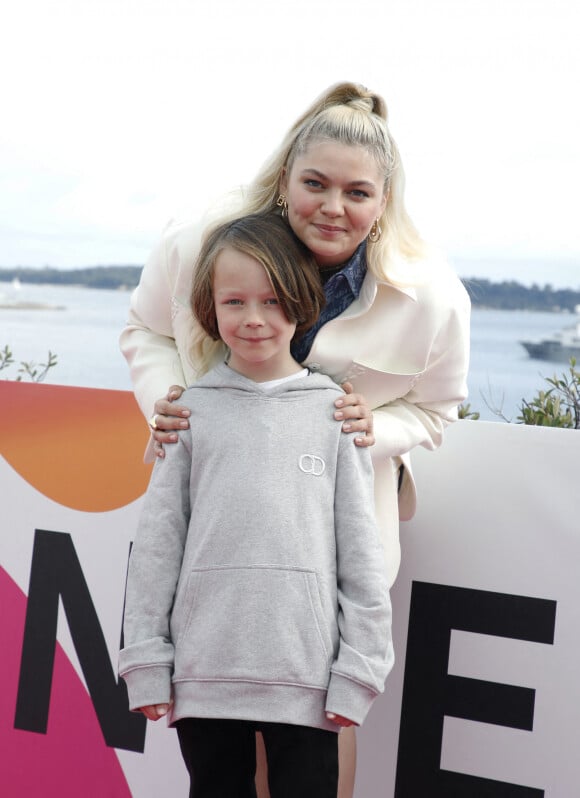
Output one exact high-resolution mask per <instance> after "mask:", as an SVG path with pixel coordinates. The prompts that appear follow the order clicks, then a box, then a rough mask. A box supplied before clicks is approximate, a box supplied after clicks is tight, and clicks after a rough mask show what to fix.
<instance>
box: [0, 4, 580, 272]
mask: <svg viewBox="0 0 580 798" xmlns="http://www.w3.org/2000/svg"><path fill="white" fill-rule="evenodd" d="M579 9H580V4H579V3H578V2H577V0H486V1H485V2H481V1H480V0H437V2H434V0H377V1H376V2H373V0H333V2H330V1H329V0H293V1H292V2H287V0H249V1H248V0H246V1H245V2H244V0H209V1H207V0H206V2H203V3H202V2H201V0H52V1H51V0H13V2H12V3H11V5H10V6H9V7H8V8H5V10H4V11H3V14H2V19H1V24H0V74H1V76H2V77H1V78H0V81H1V83H0V97H1V104H0V108H1V116H2V123H1V125H0V267H9V266H14V265H23V266H34V267H41V266H44V265H51V266H56V267H58V268H70V267H78V266H87V265H96V264H101V265H105V264H113V263H131V264H140V263H142V262H143V260H144V259H145V258H146V256H147V254H148V252H149V250H150V249H151V247H152V246H153V244H154V243H155V241H156V239H157V238H158V236H159V234H160V232H161V230H162V228H163V227H164V225H165V223H166V222H167V221H168V219H169V218H171V217H174V216H183V215H188V214H190V215H192V216H196V215H198V214H199V213H200V212H201V211H202V210H203V208H204V207H205V206H206V205H207V203H208V202H209V201H210V200H212V199H214V198H215V197H217V196H219V195H220V194H221V193H222V192H224V191H226V190H227V189H229V188H232V187H234V186H236V185H239V184H240V183H244V182H246V181H248V180H249V179H251V178H252V177H253V175H254V173H255V172H256V170H257V168H258V167H259V166H260V165H261V163H262V162H263V161H264V160H265V159H266V157H267V156H268V155H269V154H270V152H271V151H272V150H273V149H274V148H275V147H276V146H277V144H278V142H279V140H280V139H281V137H282V135H283V134H284V133H285V131H286V129H287V128H288V127H289V126H290V124H291V123H292V122H293V121H294V119H295V118H296V117H297V116H298V114H299V113H301V112H302V111H303V110H304V108H305V107H306V106H307V105H308V104H310V102H311V101H312V100H313V99H314V98H315V97H316V96H317V95H318V94H319V93H320V92H321V91H322V90H323V89H325V88H326V87H327V86H328V85H330V84H331V83H335V82H336V81H338V80H343V79H346V80H353V81H356V82H360V83H363V84H365V85H366V86H369V87H371V88H373V89H375V90H377V91H379V92H380V93H382V94H383V96H384V97H385V99H386V101H387V105H388V107H389V114H390V124H391V130H392V132H393V134H394V136H395V138H396V140H397V142H398V144H399V147H400V149H401V152H402V156H403V162H404V166H405V170H406V173H407V205H408V209H409V211H410V213H411V215H412V216H413V218H414V220H415V222H416V223H417V225H418V227H419V229H420V230H421V232H422V233H423V235H424V236H425V237H426V238H427V239H428V240H430V241H432V242H434V243H435V244H437V245H439V246H441V247H443V248H444V249H445V250H446V251H447V252H448V253H449V255H450V256H451V258H452V260H454V262H461V264H463V263H464V259H465V258H480V260H479V261H478V262H477V263H476V264H475V266H476V267H477V268H476V269H475V266H474V270H472V269H470V267H469V266H464V265H461V266H460V268H461V269H463V270H464V271H467V272H473V274H475V272H476V271H477V276H483V277H485V276H489V277H490V278H491V279H501V278H503V277H505V278H514V279H520V280H522V281H524V282H529V281H532V280H537V281H540V282H552V283H553V284H555V285H557V284H561V285H572V286H574V287H577V286H578V285H580V203H579V201H578V193H579V190H580V143H579V142H580V115H579V103H578V99H577V95H578V86H579V85H580V47H579V46H578V41H579V34H580V25H579V23H580V10H579ZM514 258H515V259H519V263H517V262H516V263H514V264H511V265H509V266H507V265H506V263H505V261H506V260H511V259H514ZM561 259H568V262H567V263H566V262H563V263H558V265H557V266H551V265H550V264H554V263H555V262H556V260H558V261H559V260H561ZM464 276H470V274H465V275H464Z"/></svg>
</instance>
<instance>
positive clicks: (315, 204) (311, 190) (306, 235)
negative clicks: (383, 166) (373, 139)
mask: <svg viewBox="0 0 580 798" xmlns="http://www.w3.org/2000/svg"><path fill="white" fill-rule="evenodd" d="M280 189H281V192H282V193H283V194H285V195H286V198H287V202H288V220H289V222H290V226H291V227H292V229H293V230H294V232H295V233H296V235H297V236H298V238H300V239H301V240H302V241H303V242H304V244H306V246H307V247H308V248H309V249H310V251H311V252H312V253H313V254H314V256H315V258H316V260H317V261H318V264H319V265H320V266H335V265H337V264H339V263H343V262H344V261H346V260H348V258H350V256H351V255H352V254H353V252H354V251H355V250H356V248H357V247H358V245H359V244H360V243H361V241H362V240H363V239H364V238H366V236H367V235H368V233H369V230H370V229H371V227H372V225H373V222H374V221H375V219H378V217H379V216H380V215H381V214H382V212H383V210H384V208H385V204H386V201H387V198H386V195H385V192H384V177H383V175H382V174H381V171H380V169H379V166H378V164H377V163H376V161H375V159H374V158H373V156H372V155H371V154H370V153H369V152H368V151H367V150H366V149H364V147H358V146H350V145H348V144H339V143H338V142H334V141H321V142H317V143H313V144H311V145H310V146H309V148H308V150H307V151H306V152H305V153H304V154H302V155H299V156H297V157H296V159H295V160H294V163H293V164H292V167H291V169H290V170H289V171H288V172H286V171H285V172H284V174H283V176H282V180H281V181H280Z"/></svg>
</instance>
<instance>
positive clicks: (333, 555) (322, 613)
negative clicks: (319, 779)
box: [119, 364, 393, 731]
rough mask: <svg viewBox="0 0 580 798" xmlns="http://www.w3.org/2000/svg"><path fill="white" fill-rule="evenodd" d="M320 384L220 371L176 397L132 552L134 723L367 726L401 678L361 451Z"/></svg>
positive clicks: (314, 379)
mask: <svg viewBox="0 0 580 798" xmlns="http://www.w3.org/2000/svg"><path fill="white" fill-rule="evenodd" d="M341 393H342V392H341V390H340V388H338V386H337V385H336V384H335V383H334V382H333V381H332V380H331V379H330V378H329V377H326V376H324V375H322V374H309V375H308V376H304V377H298V378H297V379H293V380H291V381H289V382H285V383H283V384H282V385H280V386H278V387H276V388H274V389H272V390H266V389H265V388H264V387H263V386H261V385H260V384H259V383H255V382H253V381H251V380H249V379H246V378H245V377H243V376H241V375H240V374H237V373H236V372H235V371H233V370H232V369H230V368H229V367H228V366H226V365H224V364H221V365H218V366H217V367H216V368H214V369H213V370H212V371H210V372H209V373H208V374H206V375H205V376H204V377H203V378H202V379H200V380H199V381H198V382H197V383H196V384H195V385H194V386H193V387H191V388H190V389H188V390H187V391H186V392H185V393H184V394H183V396H182V397H181V400H180V401H181V403H182V404H185V405H186V406H188V407H189V408H190V410H191V417H190V429H189V430H187V431H184V432H182V433H180V436H179V442H178V443H177V444H176V445H172V446H167V447H166V456H165V458H164V459H163V460H158V461H157V462H156V464H155V467H154V469H153V474H152V477H151V483H150V485H149V489H148V491H147V494H146V496H145V501H144V506H143V510H142V513H141V518H140V521H139V526H138V529H137V535H136V539H135V545H134V547H133V551H132V554H131V560H130V566H129V576H128V582H127V595H126V608H125V624H124V635H125V648H124V649H123V650H122V651H121V653H120V659H119V672H120V675H121V676H122V677H123V678H124V679H125V681H126V683H127V687H128V692H129V702H130V707H131V709H136V708H138V707H141V706H145V705H149V704H159V703H166V702H169V700H170V699H173V706H172V709H171V713H170V722H174V721H176V720H178V719H180V718H183V717H209V718H235V719H246V720H257V721H260V720H261V721H270V722H280V723H294V724H300V725H305V726H314V727H319V728H323V729H329V730H331V731H338V726H336V724H334V723H332V722H331V721H329V720H327V718H326V716H325V711H329V712H334V713H336V714H340V715H343V716H345V717H347V718H350V719H351V720H353V721H355V722H356V723H359V724H360V723H362V721H363V720H364V718H365V716H366V714H367V712H368V710H369V708H370V705H371V703H372V700H373V699H374V698H375V697H376V696H377V694H378V693H380V692H382V690H383V689H384V683H385V679H386V677H387V674H388V673H389V670H390V669H391V667H392V665H393V648H392V640H391V605H390V599H389V593H388V587H387V580H386V575H385V567H384V554H383V550H382V547H381V544H380V541H379V535H378V531H377V526H376V522H375V518H374V500H373V475H372V465H371V459H370V455H369V452H368V450H367V449H361V448H359V447H356V446H355V445H354V441H353V439H352V436H351V435H345V434H344V433H343V432H342V431H341V425H340V424H339V423H338V422H337V421H335V419H334V418H333V411H334V407H333V402H334V400H335V399H336V398H338V396H339V395H340V394H341Z"/></svg>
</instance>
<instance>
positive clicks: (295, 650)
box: [174, 566, 333, 687]
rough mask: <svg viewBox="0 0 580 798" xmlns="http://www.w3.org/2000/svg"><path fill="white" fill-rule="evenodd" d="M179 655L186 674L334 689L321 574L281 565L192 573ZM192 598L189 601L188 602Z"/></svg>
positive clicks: (180, 670)
mask: <svg viewBox="0 0 580 798" xmlns="http://www.w3.org/2000/svg"><path fill="white" fill-rule="evenodd" d="M187 597H188V598H189V599H190V601H191V604H190V606H189V607H182V609H183V610H185V612H187V613H188V617H187V620H186V622H185V625H184V627H183V631H182V633H181V634H180V635H179V638H178V641H177V645H176V652H175V675H174V678H175V679H176V680H180V679H210V680H213V679H232V680H250V681H265V682H282V683H292V684H309V685H315V686H319V687H326V685H327V682H328V671H329V667H330V664H331V661H332V657H333V652H332V642H331V637H330V632H329V630H328V622H327V621H326V620H325V615H324V611H323V609H322V604H321V599H320V591H319V586H318V579H317V576H316V573H315V572H314V571H310V570H306V569H299V568H296V569H294V568H284V567H276V566H252V567H233V566H232V567H227V566H226V567H219V568H206V569H196V570H194V571H192V572H191V574H190V577H189V581H188V585H187ZM184 603H186V602H184Z"/></svg>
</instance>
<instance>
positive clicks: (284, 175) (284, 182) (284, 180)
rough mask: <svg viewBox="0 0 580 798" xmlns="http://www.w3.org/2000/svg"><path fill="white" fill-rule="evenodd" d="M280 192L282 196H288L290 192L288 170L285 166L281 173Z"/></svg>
mask: <svg viewBox="0 0 580 798" xmlns="http://www.w3.org/2000/svg"><path fill="white" fill-rule="evenodd" d="M278 191H279V192H280V194H286V193H287V191H288V170H287V169H286V167H285V166H283V167H282V171H281V172H280V180H279V181H278Z"/></svg>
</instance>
